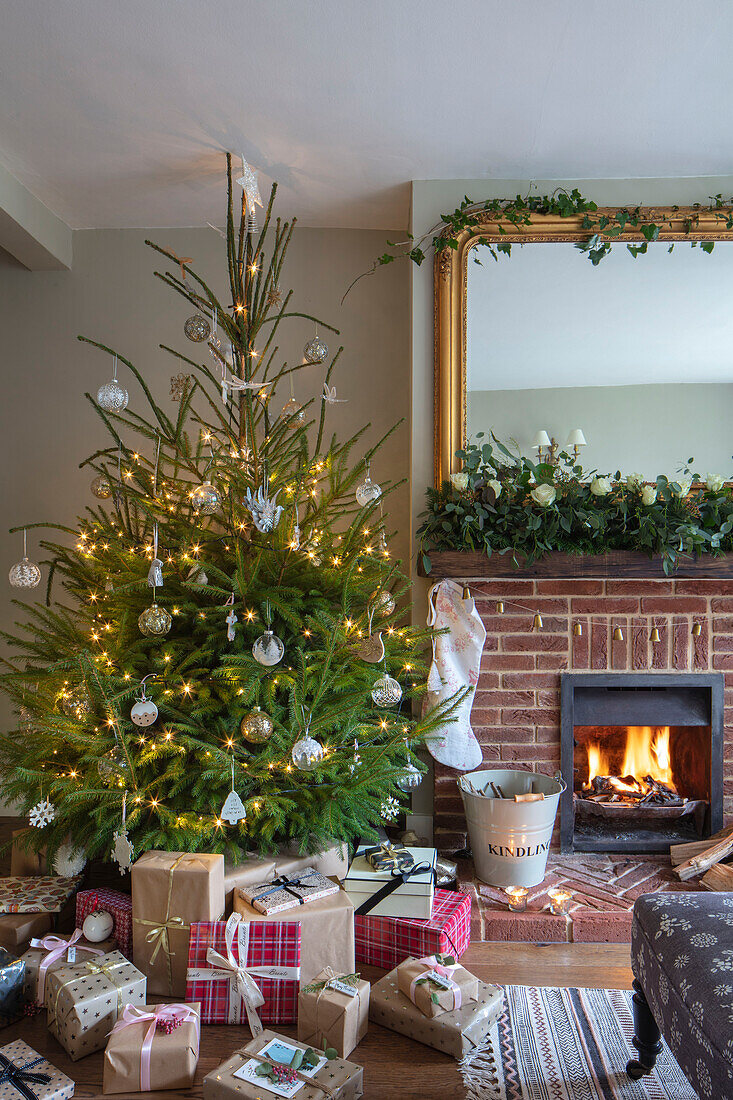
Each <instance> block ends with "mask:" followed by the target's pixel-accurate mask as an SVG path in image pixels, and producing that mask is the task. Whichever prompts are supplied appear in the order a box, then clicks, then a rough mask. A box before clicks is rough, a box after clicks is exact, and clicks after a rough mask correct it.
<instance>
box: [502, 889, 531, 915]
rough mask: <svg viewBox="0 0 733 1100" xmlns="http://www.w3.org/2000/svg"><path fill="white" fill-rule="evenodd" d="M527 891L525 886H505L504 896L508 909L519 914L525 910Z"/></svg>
mask: <svg viewBox="0 0 733 1100" xmlns="http://www.w3.org/2000/svg"><path fill="white" fill-rule="evenodd" d="M528 894H529V890H528V889H527V887H526V886H507V888H506V895H507V898H508V899H509V908H510V909H511V911H512V912H513V913H521V912H523V910H525V909H526V908H527V895H528Z"/></svg>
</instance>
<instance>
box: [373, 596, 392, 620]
mask: <svg viewBox="0 0 733 1100" xmlns="http://www.w3.org/2000/svg"><path fill="white" fill-rule="evenodd" d="M369 609H370V611H371V612H372V614H373V615H378V616H379V618H380V619H386V618H387V616H388V615H391V614H392V612H393V611H394V609H395V602H394V596H393V595H392V593H391V592H389V591H388V590H387V589H386V588H383V589H382V591H381V592H375V593H374V595H373V596H372V600H371V603H370V605H369Z"/></svg>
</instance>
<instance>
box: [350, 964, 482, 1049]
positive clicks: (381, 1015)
mask: <svg viewBox="0 0 733 1100" xmlns="http://www.w3.org/2000/svg"><path fill="white" fill-rule="evenodd" d="M415 961H417V960H415ZM503 1004H504V993H503V992H502V990H501V989H500V988H499V986H498V985H489V984H488V983H487V982H481V981H480V982H479V983H478V990H477V993H476V999H475V1000H472V1001H469V1002H468V1003H467V1004H464V1005H462V1006H461V1007H460V1008H456V1009H454V1010H453V1012H443V1013H441V1015H440V1016H425V1015H423V1013H422V1012H421V1011H420V1009H419V1008H418V1007H417V1005H414V1004H413V1003H412V1001H411V1000H410V999H409V997H406V996H405V995H404V993H400V991H399V987H398V975H397V971H396V970H393V971H392V973H391V974H387V975H385V977H384V978H382V979H381V980H380V981H378V982H377V983H376V985H373V986H372V991H371V997H370V1001H369V1019H370V1020H372V1021H373V1022H374V1023H375V1024H380V1025H381V1026H382V1027H388V1028H389V1029H390V1030H391V1031H398V1032H399V1033H400V1034H401V1035H407V1036H408V1037H409V1038H410V1039H415V1040H416V1042H418V1043H424V1044H425V1045H426V1046H429V1047H435V1049H436V1050H442V1051H443V1053H444V1054H450V1055H451V1056H452V1057H453V1058H456V1059H460V1058H465V1056H466V1055H467V1054H470V1053H471V1052H472V1051H474V1050H475V1049H476V1048H477V1047H479V1046H480V1045H481V1043H483V1041H484V1039H485V1038H486V1036H487V1035H488V1033H489V1030H490V1028H491V1027H492V1025H493V1024H494V1022H495V1021H496V1020H497V1019H498V1017H499V1014H500V1012H501V1010H502V1006H503Z"/></svg>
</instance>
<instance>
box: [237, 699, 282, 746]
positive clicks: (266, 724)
mask: <svg viewBox="0 0 733 1100" xmlns="http://www.w3.org/2000/svg"><path fill="white" fill-rule="evenodd" d="M274 728H275V726H274V725H273V721H272V718H270V716H269V714H265V712H264V711H263V710H260V708H259V707H255V708H254V709H253V710H251V711H249V713H248V714H245V716H244V718H243V719H242V721H241V722H240V724H239V732H240V733H241V734H242V737H243V738H244V739H245V741H249V742H250V743H251V744H253V745H261V744H263V743H264V742H265V741H269V740H270V738H271V737H272V731H273V730H274Z"/></svg>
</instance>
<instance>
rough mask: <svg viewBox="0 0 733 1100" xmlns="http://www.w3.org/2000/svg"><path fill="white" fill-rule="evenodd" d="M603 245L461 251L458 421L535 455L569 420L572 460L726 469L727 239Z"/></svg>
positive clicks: (731, 398)
mask: <svg viewBox="0 0 733 1100" xmlns="http://www.w3.org/2000/svg"><path fill="white" fill-rule="evenodd" d="M668 249H669V245H667V244H656V245H650V247H649V251H648V253H647V254H646V255H643V256H639V257H638V258H637V259H634V258H633V257H632V256H631V255H630V254H629V253H628V251H627V250H626V248H625V246H623V245H617V246H615V247H614V249H613V250H612V252H611V253H610V255H608V256H607V257H606V258H605V259H604V260H602V261H601V263H600V265H599V266H598V267H596V268H594V267H592V266H591V264H590V262H589V261H588V259H587V258H586V257H585V256H584V255H582V254H581V253H580V252H579V251H578V250H577V249H576V248H575V247H574V246H573V245H572V244H565V243H560V244H528V245H524V246H523V247H516V246H515V247H514V248H513V249H512V255H511V256H510V257H509V258H508V259H506V258H504V257H501V258H500V259H499V262H498V263H495V262H494V261H493V259H492V258H491V256H490V255H489V252H488V250H487V249H478V250H477V253H476V254H477V255H478V256H479V258H480V259H481V260H482V263H481V265H478V264H475V263H474V262H473V260H472V258H471V257H469V261H468V279H467V333H466V335H467V431H468V437H469V439H470V438H472V437H474V436H475V435H476V433H477V432H479V431H483V432H485V433H488V432H489V431H492V430H493V432H494V433H495V434H496V435H497V436H498V437H499V438H500V439H501V440H502V441H504V442H506V441H507V440H510V439H514V440H516V442H517V443H518V444H519V446H520V449H521V451H522V452H523V453H524V454H526V455H529V456H530V457H532V456H534V455H536V451H533V449H532V441H533V439H534V437H535V436H536V434H537V432H538V431H539V430H540V429H544V430H546V431H547V432H548V433H549V435H551V436H554V437H555V439H556V440H557V441H558V443H559V444H560V446H561V448H562V447H563V446H564V445H565V441H566V440H567V438H568V435H569V433H570V432H571V431H572V430H573V429H576V428H580V429H582V431H583V433H584V435H585V438H586V440H587V446H585V447H584V448H583V449H582V451H581V454H580V462H581V463H582V465H583V466H584V467H585V468H586V469H598V470H599V471H601V472H602V473H607V472H611V473H613V472H615V470H617V469H619V468H620V469H621V471H622V473H629V472H632V471H633V472H638V473H641V474H642V475H643V476H644V477H645V478H648V479H650V478H653V477H655V476H656V475H657V474H659V473H667V474H669V475H674V474H675V473H677V472H678V470H679V469H680V468H681V467H682V466H684V465H685V463H686V461H687V459H688V458H689V457H690V456H694V458H695V463H694V467H695V469H696V470H697V471H699V472H700V473H701V474H705V473H706V472H708V471H711V472H715V473H721V474H725V475H731V474H733V458H732V457H731V456H732V455H733V434H732V433H731V423H733V419H732V414H733V244H728V243H718V244H716V245H715V249H714V251H713V253H712V254H710V255H706V254H705V253H703V252H702V251H701V249H700V248H699V247H698V248H690V246H689V244H686V243H682V242H681V243H678V244H677V245H676V246H675V248H674V251H673V252H672V253H669V251H668Z"/></svg>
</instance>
